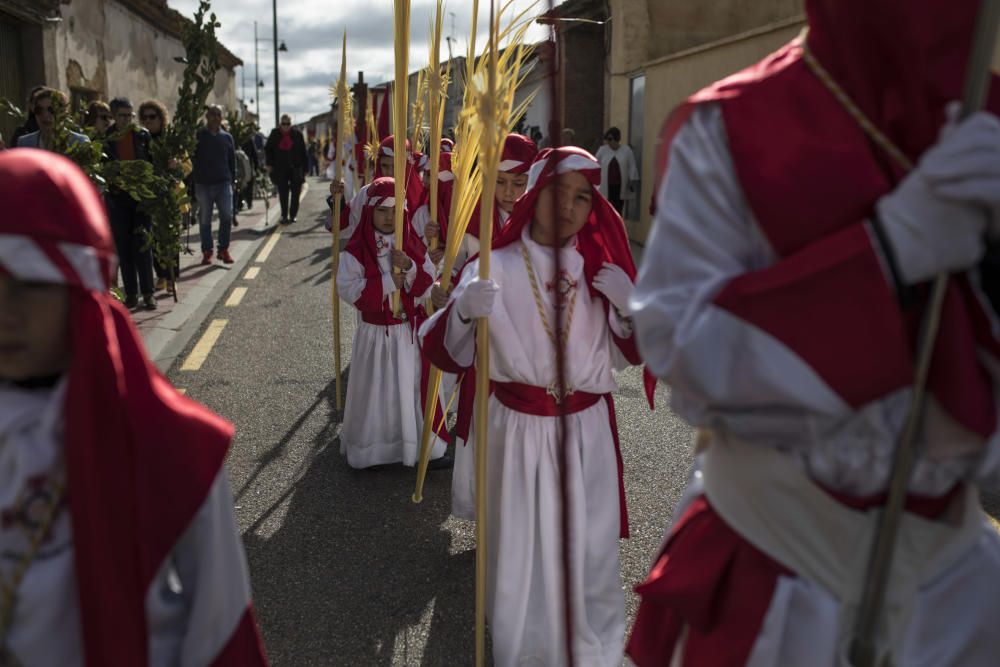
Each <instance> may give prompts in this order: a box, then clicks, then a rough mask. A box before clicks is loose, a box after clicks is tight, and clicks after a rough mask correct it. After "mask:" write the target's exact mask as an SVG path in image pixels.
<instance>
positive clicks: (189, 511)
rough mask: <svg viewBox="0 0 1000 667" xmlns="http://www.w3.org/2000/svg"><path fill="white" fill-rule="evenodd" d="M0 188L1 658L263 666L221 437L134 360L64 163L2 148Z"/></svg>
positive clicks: (100, 217) (81, 187) (134, 337)
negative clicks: (4, 211) (0, 213)
mask: <svg viewBox="0 0 1000 667" xmlns="http://www.w3.org/2000/svg"><path fill="white" fill-rule="evenodd" d="M0 196H2V197H3V198H4V200H5V201H6V202H7V203H8V204H9V205H10V206H13V207H15V208H16V209H17V210H18V211H20V212H21V213H20V214H19V215H17V216H5V217H3V218H2V220H0V554H2V558H0V581H2V582H3V588H2V590H0V664H3V665H5V666H6V665H11V666H22V667H43V666H46V665H60V667H63V666H66V667H77V666H79V667H83V666H84V665H108V666H110V667H141V666H144V665H145V666H148V667H176V666H177V665H185V666H187V665H190V666H192V667H209V666H210V665H220V666H223V667H237V666H250V667H257V666H264V665H266V664H267V659H266V657H265V655H264V651H263V647H262V646H261V642H260V637H259V634H258V631H257V626H256V622H255V620H254V614H253V609H252V606H251V603H250V581H249V576H248V568H247V563H246V557H245V555H244V552H243V545H242V542H241V540H240V535H239V530H238V528H237V525H236V521H235V517H234V515H233V503H232V496H231V493H230V488H229V482H228V478H227V474H226V471H225V468H224V465H223V463H224V457H225V453H226V450H227V448H228V446H229V442H230V440H231V438H232V427H231V426H230V425H229V424H227V423H226V422H225V421H223V420H222V419H221V418H220V417H218V416H217V415H215V414H213V413H211V412H209V411H208V410H207V409H206V408H204V407H203V406H201V405H198V404H197V403H194V402H193V401H191V400H190V399H188V398H186V397H183V396H181V395H180V394H178V393H177V392H176V391H175V390H174V389H173V388H172V387H171V386H170V385H169V383H168V382H167V381H166V380H165V379H164V378H163V377H162V376H161V375H160V374H159V372H158V371H156V369H155V367H154V366H153V365H152V364H151V363H150V361H149V359H148V358H147V357H146V354H145V351H144V349H143V346H142V342H141V339H140V337H139V334H138V332H137V331H136V329H135V327H134V325H133V324H132V322H131V319H130V316H129V314H128V312H127V311H126V310H125V309H124V308H123V307H122V306H121V305H120V304H119V303H117V302H116V301H115V300H114V299H113V297H112V296H111V295H110V294H109V284H110V281H111V276H112V275H113V271H114V269H115V251H114V244H113V241H112V237H111V230H110V228H109V226H108V222H107V216H106V213H105V211H104V206H103V204H102V203H101V202H100V199H99V196H98V195H97V193H96V191H95V190H94V188H93V186H92V184H91V183H90V180H89V179H88V178H87V177H86V176H85V175H84V174H83V172H82V171H80V169H79V168H78V167H77V166H76V165H74V164H73V163H71V162H70V161H69V160H67V159H65V158H63V157H60V156H51V155H42V154H40V153H37V152H35V151H9V152H7V153H5V154H3V155H0ZM40 202H45V205H44V206H42V205H39V204H40ZM123 415H124V416H125V417H127V418H123Z"/></svg>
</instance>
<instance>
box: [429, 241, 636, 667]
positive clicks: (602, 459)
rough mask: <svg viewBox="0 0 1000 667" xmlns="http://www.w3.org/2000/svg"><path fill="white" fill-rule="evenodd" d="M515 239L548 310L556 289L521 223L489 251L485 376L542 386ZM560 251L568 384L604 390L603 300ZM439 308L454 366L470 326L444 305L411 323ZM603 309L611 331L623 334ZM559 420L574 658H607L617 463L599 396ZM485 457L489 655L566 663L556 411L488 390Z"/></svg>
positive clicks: (544, 339)
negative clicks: (567, 298) (513, 402)
mask: <svg viewBox="0 0 1000 667" xmlns="http://www.w3.org/2000/svg"><path fill="white" fill-rule="evenodd" d="M522 244H524V245H525V246H526V247H527V248H528V249H529V253H530V257H531V261H532V264H533V266H534V270H535V272H536V275H537V280H538V284H539V289H540V290H541V291H542V295H541V298H542V301H543V303H544V308H545V312H546V317H547V318H549V320H550V321H554V318H555V313H554V303H555V296H554V294H553V293H550V292H548V291H547V290H546V284H547V283H551V282H552V278H553V273H554V264H555V262H554V257H553V250H552V249H551V248H547V247H542V246H539V245H538V244H536V243H535V242H534V241H532V240H531V239H530V238H528V236H527V233H525V234H524V235H523V236H522V240H521V242H520V243H513V244H511V245H509V246H507V247H506V248H503V249H500V250H498V251H497V252H495V253H494V254H493V255H492V257H491V273H492V276H491V277H492V278H493V280H495V281H496V282H497V283H498V285H499V286H500V293H499V295H498V296H497V301H496V304H495V306H494V310H493V313H492V314H491V315H490V318H489V322H490V378H491V379H492V380H495V381H497V382H517V383H523V384H528V385H534V386H539V387H548V386H549V385H550V384H551V383H553V382H554V381H555V380H556V368H555V355H554V354H553V353H552V342H551V341H550V340H549V338H548V336H547V334H546V333H545V330H544V328H543V326H542V321H541V317H540V315H539V313H538V310H537V306H536V303H535V300H534V298H532V290H531V285H530V283H529V280H528V274H527V270H526V267H525V262H524V259H523V258H522V255H521V247H522ZM560 252H561V253H562V265H563V268H564V270H566V271H567V272H568V276H569V278H570V279H571V280H573V281H575V282H576V285H577V287H576V299H577V303H576V308H575V313H574V315H573V320H572V323H571V326H570V331H569V345H568V348H567V350H566V369H567V375H568V377H567V378H566V381H567V384H568V385H569V386H570V387H572V388H574V389H575V390H577V391H583V392H590V393H596V394H604V393H609V392H612V391H614V390H615V388H616V383H615V379H614V375H613V370H614V369H615V368H621V367H624V366H625V365H626V362H625V361H624V359H623V358H622V357H621V355H620V352H619V351H618V348H617V347H616V346H615V344H614V341H613V339H612V336H611V329H610V328H609V320H608V318H607V316H606V315H605V313H604V308H603V305H602V303H601V301H600V300H599V299H595V298H593V297H591V295H590V293H589V290H588V289H587V286H586V278H585V276H584V274H583V258H582V257H581V256H580V254H579V253H577V252H576V250H575V249H574V248H573V247H567V248H563V249H561V250H560ZM478 270H479V267H478V262H472V263H471V264H470V265H469V266H468V267H466V269H465V271H464V273H463V274H462V278H461V281H460V282H459V284H458V286H457V287H456V289H455V294H454V295H453V296H457V295H459V294H461V292H462V290H463V289H464V288H465V286H466V285H467V284H468V283H469V282H470V281H472V280H473V279H474V278H475V277H476V276H477V275H478ZM445 313H451V315H450V317H449V318H448V320H447V324H446V326H447V333H446V343H445V344H446V346H447V351H448V353H449V355H450V356H451V357H452V358H453V359H454V360H455V361H456V362H457V363H459V364H460V365H463V366H467V365H471V364H472V363H473V354H474V347H475V345H474V333H473V332H474V328H473V326H472V325H464V324H462V323H461V322H460V320H459V319H458V317H457V315H456V314H455V309H454V308H452V309H450V310H442V311H440V312H438V313H437V314H435V315H434V317H433V318H431V320H430V321H429V322H428V323H426V324H425V325H424V327H422V328H421V332H422V333H424V334H426V332H427V331H428V330H429V328H430V327H433V326H434V325H435V324H436V323H437V322H438V321H440V319H441V318H442V317H443V316H444V315H445ZM611 317H612V320H613V322H614V325H613V326H615V327H616V329H617V331H618V332H619V333H620V334H626V332H625V331H624V330H622V329H621V326H620V325H619V324H618V323H617V319H616V318H615V317H614V316H613V315H612V316H611ZM629 333H630V332H629ZM626 335H628V334H626ZM567 423H568V429H569V430H568V434H567V442H568V444H569V457H568V458H569V470H568V471H567V477H568V483H569V489H570V501H571V505H570V507H569V521H570V534H571V535H572V539H571V544H570V556H569V557H570V560H571V562H572V563H573V564H574V566H575V568H576V569H574V573H575V577H574V580H573V590H572V598H573V619H574V633H573V636H574V641H575V646H574V653H575V656H574V657H575V664H576V665H579V666H581V667H584V666H587V667H590V666H604V667H607V666H611V665H614V666H616V667H617V665H619V664H621V660H622V647H623V641H624V632H625V607H624V596H623V594H622V588H621V579H620V575H619V571H618V535H619V530H620V517H619V497H618V467H617V460H616V457H615V447H614V440H613V434H612V433H611V428H610V423H609V420H608V408H607V405H606V404H605V403H604V402H603V401H600V402H598V403H597V404H596V405H594V406H592V407H590V408H588V409H586V410H583V411H581V412H578V413H575V414H572V415H569V417H568V418H567ZM487 460H488V463H487V466H488V482H487V489H488V496H489V500H488V503H487V513H488V522H487V525H488V541H487V552H488V554H487V557H488V562H489V564H488V569H489V575H488V577H489V584H488V602H487V613H488V614H489V618H490V625H491V628H492V633H493V655H494V661H495V664H496V665H498V667H508V666H513V665H561V664H565V663H566V656H565V648H564V646H565V645H564V637H565V629H564V622H565V618H564V611H563V607H562V604H563V597H562V594H561V592H560V591H561V590H562V569H563V568H562V555H561V539H560V526H561V525H562V524H561V518H560V506H561V503H560V499H559V493H560V491H559V478H558V472H559V469H560V455H559V437H558V419H557V418H554V417H537V416H533V415H528V414H524V413H521V412H516V411H514V410H511V409H510V408H507V407H506V406H504V405H503V404H501V403H500V402H499V401H498V400H497V399H496V397H492V398H491V399H490V402H489V452H488V459H487Z"/></svg>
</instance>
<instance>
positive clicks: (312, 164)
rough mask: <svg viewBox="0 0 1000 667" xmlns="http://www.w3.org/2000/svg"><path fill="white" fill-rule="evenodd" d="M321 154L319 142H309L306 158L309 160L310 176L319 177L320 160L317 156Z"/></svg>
mask: <svg viewBox="0 0 1000 667" xmlns="http://www.w3.org/2000/svg"><path fill="white" fill-rule="evenodd" d="M318 152H319V142H318V141H316V140H315V139H313V140H312V141H310V142H309V148H308V149H307V151H306V154H307V155H306V157H307V158H308V160H309V175H310V176H319V159H318V158H317V157H316V154H317V153H318Z"/></svg>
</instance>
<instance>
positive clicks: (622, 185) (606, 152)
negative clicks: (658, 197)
mask: <svg viewBox="0 0 1000 667" xmlns="http://www.w3.org/2000/svg"><path fill="white" fill-rule="evenodd" d="M595 157H596V158H597V161H598V162H600V163H601V194H602V195H604V196H605V197H606V198H607V200H608V201H609V202H611V205H612V206H614V207H615V210H616V211H618V215H622V211H623V210H624V209H625V200H631V199H633V198H634V197H635V192H636V190H637V188H636V184H637V183H638V182H639V168H638V167H637V166H636V164H635V154H634V153H633V152H632V149H631V148H630V147H629V145H628V144H623V143H622V132H621V130H619V129H618V128H617V127H611V128H608V131H607V132H605V133H604V145H603V146H601V147H600V148H599V149H597V155H596V156H595Z"/></svg>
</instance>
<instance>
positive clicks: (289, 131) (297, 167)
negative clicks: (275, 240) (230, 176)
mask: <svg viewBox="0 0 1000 667" xmlns="http://www.w3.org/2000/svg"><path fill="white" fill-rule="evenodd" d="M264 152H265V154H266V159H267V166H265V167H264V168H265V169H266V170H267V172H268V173H269V174H271V180H273V181H274V184H275V185H276V186H277V187H278V200H279V201H280V202H281V224H289V223H292V222H295V218H296V216H297V215H298V213H299V195H300V194H301V192H302V183H303V181H305V179H306V176H305V175H306V168H307V167H308V165H309V157H308V155H307V153H306V139H305V137H303V136H302V133H301V132H299V131H298V130H296V129H295V128H293V127H292V118H291V116H289V115H288V114H284V115H282V116H281V123H280V124H279V125H278V127H276V128H274V129H273V130H271V136H269V137H268V138H267V144H266V145H265V146H264ZM289 195H291V202H289Z"/></svg>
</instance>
